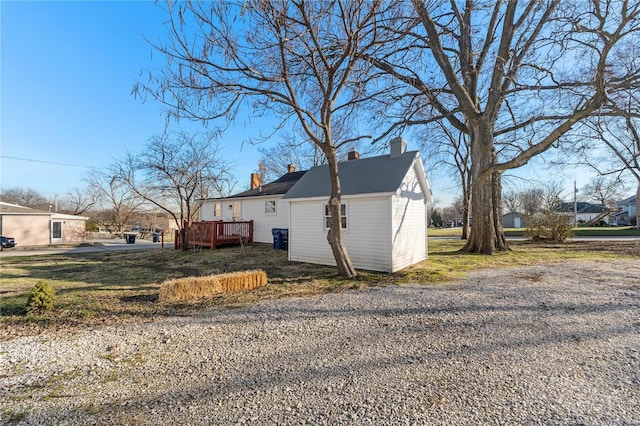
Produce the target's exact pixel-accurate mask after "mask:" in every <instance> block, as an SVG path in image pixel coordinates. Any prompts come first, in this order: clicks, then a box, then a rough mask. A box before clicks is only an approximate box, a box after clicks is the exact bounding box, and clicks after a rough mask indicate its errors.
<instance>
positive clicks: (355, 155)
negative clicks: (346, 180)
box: [347, 149, 360, 161]
mask: <svg viewBox="0 0 640 426" xmlns="http://www.w3.org/2000/svg"><path fill="white" fill-rule="evenodd" d="M358 158H360V153H359V152H358V151H356V150H355V149H352V150H351V151H349V152H348V153H347V160H349V161H352V160H357V159H358Z"/></svg>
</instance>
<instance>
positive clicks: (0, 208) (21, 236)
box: [0, 202, 89, 246]
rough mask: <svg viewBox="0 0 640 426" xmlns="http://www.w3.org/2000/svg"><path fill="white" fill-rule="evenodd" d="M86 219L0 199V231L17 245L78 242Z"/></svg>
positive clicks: (82, 240) (83, 235)
mask: <svg viewBox="0 0 640 426" xmlns="http://www.w3.org/2000/svg"><path fill="white" fill-rule="evenodd" d="M88 219H89V218H88V217H85V216H74V215H70V214H62V213H57V212H48V211H44V210H36V209H32V208H29V207H24V206H19V205H17V204H9V203H4V202H0V234H2V235H5V236H10V237H13V238H15V240H16V244H17V245H18V246H47V245H52V244H78V243H82V242H84V238H85V229H86V224H87V220H88Z"/></svg>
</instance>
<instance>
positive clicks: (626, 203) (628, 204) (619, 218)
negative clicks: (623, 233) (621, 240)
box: [613, 195, 637, 225]
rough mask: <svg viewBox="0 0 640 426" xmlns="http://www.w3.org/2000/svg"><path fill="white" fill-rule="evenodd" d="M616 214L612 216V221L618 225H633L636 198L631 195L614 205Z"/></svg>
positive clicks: (635, 214) (635, 215)
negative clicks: (616, 207) (616, 210)
mask: <svg viewBox="0 0 640 426" xmlns="http://www.w3.org/2000/svg"><path fill="white" fill-rule="evenodd" d="M616 206H618V209H619V211H618V213H616V214H614V215H613V217H614V220H615V222H616V223H617V224H618V225H634V224H635V221H636V217H637V213H636V212H637V209H636V207H637V204H636V196H635V195H633V196H631V197H629V198H625V199H624V200H622V201H618V202H617V203H616Z"/></svg>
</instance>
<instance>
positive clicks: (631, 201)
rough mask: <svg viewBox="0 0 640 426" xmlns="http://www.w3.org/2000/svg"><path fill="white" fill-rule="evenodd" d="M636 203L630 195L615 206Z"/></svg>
mask: <svg viewBox="0 0 640 426" xmlns="http://www.w3.org/2000/svg"><path fill="white" fill-rule="evenodd" d="M635 202H636V196H635V195H632V196H631V197H629V198H625V199H624V200H621V201H618V202H617V203H616V204H619V205H622V204H633V203H635Z"/></svg>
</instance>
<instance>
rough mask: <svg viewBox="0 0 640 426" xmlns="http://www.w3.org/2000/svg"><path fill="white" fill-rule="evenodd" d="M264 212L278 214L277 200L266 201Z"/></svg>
mask: <svg viewBox="0 0 640 426" xmlns="http://www.w3.org/2000/svg"><path fill="white" fill-rule="evenodd" d="M264 214H265V215H275V214H276V200H267V201H265V202H264Z"/></svg>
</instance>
